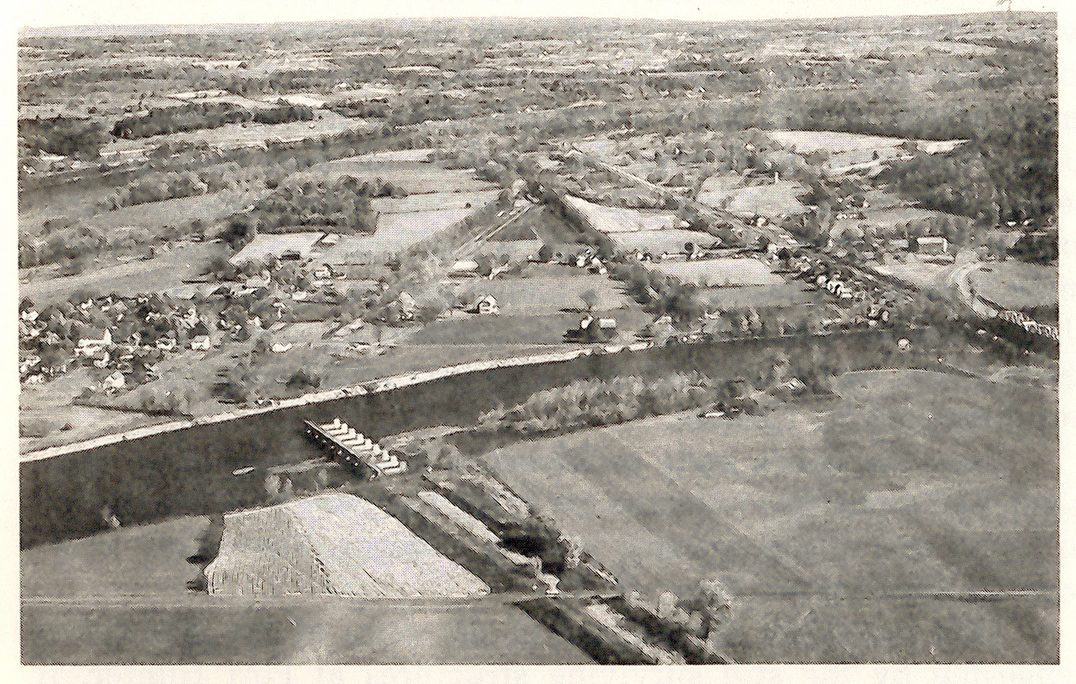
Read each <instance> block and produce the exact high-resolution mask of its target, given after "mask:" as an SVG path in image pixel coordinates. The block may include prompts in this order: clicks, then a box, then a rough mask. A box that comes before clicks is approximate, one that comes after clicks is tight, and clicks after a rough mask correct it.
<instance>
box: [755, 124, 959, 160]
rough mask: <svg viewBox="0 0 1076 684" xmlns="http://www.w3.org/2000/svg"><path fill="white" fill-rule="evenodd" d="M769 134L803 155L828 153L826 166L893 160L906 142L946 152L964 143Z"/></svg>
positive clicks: (810, 133)
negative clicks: (877, 157) (818, 152)
mask: <svg viewBox="0 0 1076 684" xmlns="http://www.w3.org/2000/svg"><path fill="white" fill-rule="evenodd" d="M766 135H768V136H769V137H770V138H771V139H773V140H774V141H775V142H777V143H780V144H781V145H784V146H785V147H788V148H789V149H791V150H794V151H796V152H798V153H800V154H810V153H811V152H817V151H824V152H829V153H830V157H829V159H828V160H827V162H826V164H827V165H828V166H830V167H840V166H845V165H849V164H859V163H863V162H869V161H872V160H873V159H875V158H876V157H875V153H877V154H878V156H879V157H882V158H889V157H893V156H896V154H897V148H899V147H901V146H902V145H904V144H906V143H911V144H912V145H913V146H914V147H915V148H917V149H922V150H929V151H944V150H946V149H951V148H952V147H955V146H956V145H958V144H960V143H961V142H963V141H959V140H907V139H904V138H892V137H887V136H877V135H864V134H861V133H843V132H839V131H767V132H766Z"/></svg>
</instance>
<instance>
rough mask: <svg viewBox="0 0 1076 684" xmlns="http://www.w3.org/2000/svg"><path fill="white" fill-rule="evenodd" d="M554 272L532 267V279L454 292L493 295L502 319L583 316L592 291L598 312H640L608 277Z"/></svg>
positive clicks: (476, 282)
mask: <svg viewBox="0 0 1076 684" xmlns="http://www.w3.org/2000/svg"><path fill="white" fill-rule="evenodd" d="M494 251H495V250H494ZM552 270H553V269H552V268H550V267H548V266H545V265H541V266H536V265H531V266H528V268H527V273H528V274H529V275H527V276H526V277H507V278H494V279H493V280H485V279H478V278H474V279H465V280H453V281H451V282H452V287H453V289H457V290H458V291H459V292H460V294H461V295H462V296H464V298H466V296H467V295H468V294H470V295H473V296H480V295H492V296H493V297H494V298H495V299H496V300H497V305H498V306H499V308H500V311H501V315H502V316H503V315H506V314H507V315H517V314H519V315H522V314H529V315H540V314H552V313H564V312H567V313H573V314H574V313H582V312H583V311H585V305H584V303H583V300H582V299H580V295H581V294H583V293H584V292H586V291H588V290H593V291H594V293H595V294H596V295H597V300H596V303H595V305H594V308H595V309H598V310H603V311H606V310H608V311H612V310H614V309H618V308H621V307H632V308H638V305H636V304H635V303H634V302H633V301H632V300H631V298H629V297H628V296H627V295H625V294H624V293H623V291H622V290H623V287H622V286H621V284H620V283H617V282H614V281H612V280H610V279H609V277H608V276H603V275H591V274H583V275H580V274H579V270H578V269H573V270H574V271H575V272H574V273H571V274H568V275H566V276H565V275H554V274H552V273H549V272H550V271H552ZM547 273H549V274H548V275H546V274H547ZM420 299H421V298H420Z"/></svg>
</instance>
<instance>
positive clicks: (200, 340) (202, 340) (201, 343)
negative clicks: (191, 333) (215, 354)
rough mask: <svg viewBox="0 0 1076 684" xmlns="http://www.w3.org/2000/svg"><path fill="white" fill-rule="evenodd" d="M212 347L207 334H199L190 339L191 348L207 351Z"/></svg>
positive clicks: (211, 341)
mask: <svg viewBox="0 0 1076 684" xmlns="http://www.w3.org/2000/svg"><path fill="white" fill-rule="evenodd" d="M212 348H213V340H212V339H210V337H209V335H199V336H198V337H195V338H194V339H193V340H191V349H193V350H195V351H209V350H210V349H212Z"/></svg>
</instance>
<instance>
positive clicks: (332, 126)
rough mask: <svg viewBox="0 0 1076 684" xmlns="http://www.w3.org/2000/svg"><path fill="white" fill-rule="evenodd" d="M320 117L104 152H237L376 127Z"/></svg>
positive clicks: (117, 143) (162, 138)
mask: <svg viewBox="0 0 1076 684" xmlns="http://www.w3.org/2000/svg"><path fill="white" fill-rule="evenodd" d="M318 114H319V115H320V117H319V118H317V119H314V120H311V121H291V122H288V123H279V124H259V123H254V122H244V123H232V124H225V125H223V126H219V127H217V128H202V129H198V130H196V131H183V132H180V133H169V134H166V135H155V136H152V137H149V138H135V139H133V140H124V139H117V140H113V141H112V142H110V143H109V144H108V145H106V146H105V147H104V148H103V149H102V152H103V153H105V154H115V153H117V152H120V151H127V150H143V149H152V148H153V147H156V146H157V145H160V144H163V143H166V142H169V143H178V142H189V143H194V144H198V143H205V144H208V145H210V146H212V147H216V148H219V149H235V148H239V147H250V146H254V145H261V144H264V143H265V142H267V141H270V140H294V139H303V138H313V137H316V136H321V135H333V134H336V133H343V132H344V131H368V130H373V129H374V128H375V127H376V126H377V124H374V123H371V122H369V121H364V120H362V119H352V118H348V117H346V116H341V115H340V114H336V113H334V112H330V111H319V112H318Z"/></svg>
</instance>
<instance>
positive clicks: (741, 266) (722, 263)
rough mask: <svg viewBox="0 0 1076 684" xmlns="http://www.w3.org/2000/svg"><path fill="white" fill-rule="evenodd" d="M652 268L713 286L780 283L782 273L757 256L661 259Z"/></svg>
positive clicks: (685, 279) (682, 278) (782, 281)
mask: <svg viewBox="0 0 1076 684" xmlns="http://www.w3.org/2000/svg"><path fill="white" fill-rule="evenodd" d="M651 268H653V269H655V270H657V271H660V272H662V273H665V274H666V275H671V276H675V277H676V278H679V279H680V280H681V281H683V282H685V283H687V282H691V283H696V284H699V285H703V286H710V285H714V286H716V285H780V284H782V283H784V280H783V279H782V278H781V276H779V275H777V274H775V273H772V272H771V271H770V269H769V268H767V267H766V265H765V264H763V263H762V262H761V261H759V260H757V259H740V258H730V259H705V260H702V261H659V262H655V263H654V264H652V265H651Z"/></svg>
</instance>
